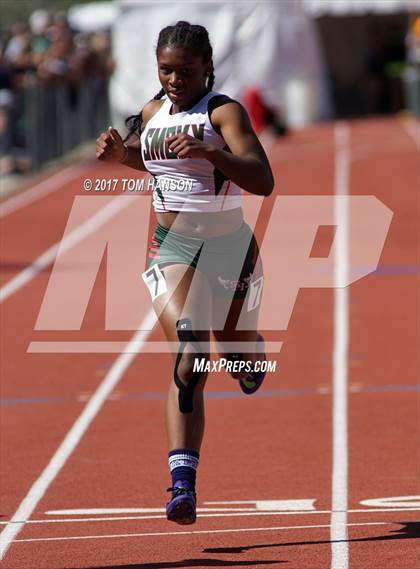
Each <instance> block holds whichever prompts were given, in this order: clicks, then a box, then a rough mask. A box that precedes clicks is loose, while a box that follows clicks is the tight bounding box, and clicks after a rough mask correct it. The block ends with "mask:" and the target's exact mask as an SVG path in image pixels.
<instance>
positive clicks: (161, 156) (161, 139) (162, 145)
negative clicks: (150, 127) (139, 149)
mask: <svg viewBox="0 0 420 569" xmlns="http://www.w3.org/2000/svg"><path fill="white" fill-rule="evenodd" d="M165 138H166V127H165V128H162V130H161V131H160V134H159V140H158V144H157V146H158V148H157V157H158V158H159V159H160V160H164V159H165V158H166V156H165Z"/></svg>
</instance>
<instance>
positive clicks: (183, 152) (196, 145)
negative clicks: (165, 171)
mask: <svg viewBox="0 0 420 569" xmlns="http://www.w3.org/2000/svg"><path fill="white" fill-rule="evenodd" d="M166 142H167V144H169V149H170V150H172V152H175V154H176V155H177V156H178V158H206V155H207V152H208V149H209V145H208V144H205V143H204V142H203V141H201V140H199V139H197V138H194V137H192V136H189V135H188V134H184V133H181V134H174V135H173V136H169V137H168V138H166Z"/></svg>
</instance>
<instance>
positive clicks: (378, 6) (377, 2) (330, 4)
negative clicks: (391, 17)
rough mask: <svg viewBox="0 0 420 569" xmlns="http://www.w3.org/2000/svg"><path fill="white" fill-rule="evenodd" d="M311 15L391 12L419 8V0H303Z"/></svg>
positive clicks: (417, 9)
mask: <svg viewBox="0 0 420 569" xmlns="http://www.w3.org/2000/svg"><path fill="white" fill-rule="evenodd" d="M303 1H304V3H305V9H306V10H307V11H308V13H310V14H312V15H313V16H326V15H329V16H349V15H358V14H367V13H373V14H393V13H395V12H405V11H408V12H410V11H412V12H416V11H419V10H420V2H419V0H303Z"/></svg>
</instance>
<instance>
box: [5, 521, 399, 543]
mask: <svg viewBox="0 0 420 569" xmlns="http://www.w3.org/2000/svg"><path fill="white" fill-rule="evenodd" d="M396 523H398V522H365V523H358V524H356V523H355V524H349V526H389V525H395V524H396ZM329 527H330V524H321V525H314V526H278V527H270V528H234V529H211V530H195V531H165V532H163V531H159V532H147V533H120V534H110V535H75V536H69V537H37V538H32V539H15V540H14V543H23V542H28V541H68V540H74V539H112V538H116V537H157V536H169V535H171V536H172V535H194V534H211V533H239V532H252V531H262V532H264V531H279V530H297V529H319V528H329ZM245 547H246V546H245Z"/></svg>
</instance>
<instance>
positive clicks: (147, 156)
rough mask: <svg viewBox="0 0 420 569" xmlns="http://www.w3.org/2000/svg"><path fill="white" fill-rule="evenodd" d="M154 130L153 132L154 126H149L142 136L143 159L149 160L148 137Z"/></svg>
mask: <svg viewBox="0 0 420 569" xmlns="http://www.w3.org/2000/svg"><path fill="white" fill-rule="evenodd" d="M154 132H155V129H154V128H149V130H148V131H147V132H146V136H145V137H144V146H145V151H144V152H143V160H151V156H150V146H149V140H148V139H149V137H151V136H152V135H153V133H154Z"/></svg>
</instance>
